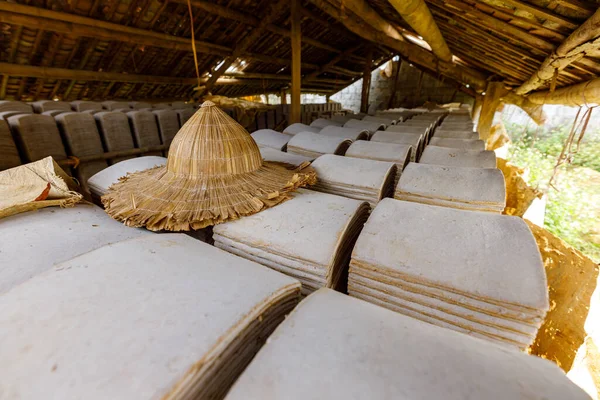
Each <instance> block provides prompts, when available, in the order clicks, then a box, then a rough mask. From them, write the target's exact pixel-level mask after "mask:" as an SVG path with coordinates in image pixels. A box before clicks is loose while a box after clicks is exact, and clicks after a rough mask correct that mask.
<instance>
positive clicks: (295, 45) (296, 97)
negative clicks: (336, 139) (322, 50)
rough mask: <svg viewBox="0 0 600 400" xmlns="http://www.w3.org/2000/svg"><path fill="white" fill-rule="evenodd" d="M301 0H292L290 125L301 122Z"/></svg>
mask: <svg viewBox="0 0 600 400" xmlns="http://www.w3.org/2000/svg"><path fill="white" fill-rule="evenodd" d="M300 7H301V5H300V0H291V14H292V15H291V22H292V36H291V45H292V98H291V107H290V120H289V123H290V124H293V123H296V122H300V111H301V108H302V106H301V104H300V90H301V85H302V76H301V73H302V72H301V68H300V62H301V57H302V30H301V26H300V19H301V17H302V14H301V9H300Z"/></svg>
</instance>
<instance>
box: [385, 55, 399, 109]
mask: <svg viewBox="0 0 600 400" xmlns="http://www.w3.org/2000/svg"><path fill="white" fill-rule="evenodd" d="M392 62H393V61H392ZM400 68H402V59H401V58H399V59H398V62H397V63H396V74H395V75H394V86H393V87H392V93H390V100H389V101H388V107H387V108H394V104H395V103H396V90H398V83H399V81H400Z"/></svg>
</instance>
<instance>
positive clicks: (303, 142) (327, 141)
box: [287, 132, 352, 159]
mask: <svg viewBox="0 0 600 400" xmlns="http://www.w3.org/2000/svg"><path fill="white" fill-rule="evenodd" d="M351 144H352V140H351V139H347V138H345V137H342V136H325V135H321V134H319V133H311V132H300V133H298V134H296V135H295V136H294V137H293V138H292V139H291V140H290V141H289V142H288V143H287V151H288V152H289V153H293V154H299V155H301V156H306V157H311V158H313V159H315V158H317V157H319V156H320V155H323V154H338V155H344V154H345V153H346V150H347V149H348V147H349V146H350V145H351Z"/></svg>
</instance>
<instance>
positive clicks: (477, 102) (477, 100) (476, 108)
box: [471, 94, 484, 124]
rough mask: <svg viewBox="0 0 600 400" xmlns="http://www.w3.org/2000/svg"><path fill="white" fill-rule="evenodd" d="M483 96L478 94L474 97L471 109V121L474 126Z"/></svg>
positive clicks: (479, 112)
mask: <svg viewBox="0 0 600 400" xmlns="http://www.w3.org/2000/svg"><path fill="white" fill-rule="evenodd" d="M483 97H484V96H483V95H480V94H478V95H477V96H475V103H474V104H473V108H472V109H471V120H472V121H473V123H474V124H477V121H478V120H479V115H480V114H481V106H482V105H483Z"/></svg>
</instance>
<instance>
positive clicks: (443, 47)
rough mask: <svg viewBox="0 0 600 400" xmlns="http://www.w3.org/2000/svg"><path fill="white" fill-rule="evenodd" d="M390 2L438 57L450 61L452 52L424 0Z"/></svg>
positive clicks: (394, 0)
mask: <svg viewBox="0 0 600 400" xmlns="http://www.w3.org/2000/svg"><path fill="white" fill-rule="evenodd" d="M389 2H390V4H391V5H392V6H393V7H394V8H395V9H396V11H398V14H400V15H401V16H402V18H404V20H405V21H406V22H407V23H408V25H410V26H411V28H413V29H414V30H415V32H417V33H418V34H419V35H420V36H421V37H422V38H423V39H424V40H425V41H426V42H427V44H428V45H429V46H430V47H431V50H432V51H433V54H435V55H436V56H438V58H440V59H442V60H444V61H447V62H451V61H452V53H451V52H450V49H449V48H448V45H447V44H446V41H445V40H444V37H443V36H442V33H441V32H440V29H439V28H438V26H437V24H436V23H435V20H434V19H433V16H432V15H431V11H429V8H428V7H427V4H425V1H424V0H389Z"/></svg>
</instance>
